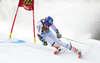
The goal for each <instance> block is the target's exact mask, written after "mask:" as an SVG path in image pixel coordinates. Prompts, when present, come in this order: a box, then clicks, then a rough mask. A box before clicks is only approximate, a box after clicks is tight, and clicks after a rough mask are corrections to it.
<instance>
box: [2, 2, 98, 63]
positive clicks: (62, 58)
mask: <svg viewBox="0 0 100 63" xmlns="http://www.w3.org/2000/svg"><path fill="white" fill-rule="evenodd" d="M5 4H6V5H5ZM17 4H18V0H1V2H0V63H80V62H81V63H100V59H99V58H100V55H99V53H100V50H99V48H100V41H97V40H93V39H91V36H92V33H93V31H91V29H92V27H93V25H94V23H96V22H97V21H98V19H99V15H100V1H99V0H42V1H41V0H35V10H34V11H35V23H36V24H37V22H38V21H39V20H40V19H42V18H45V17H47V16H52V17H53V18H54V24H55V25H56V27H57V28H58V29H59V31H60V33H61V34H62V36H63V37H66V38H70V39H73V40H76V41H80V42H83V43H86V44H88V45H83V44H79V43H75V42H71V41H70V42H71V43H72V45H73V46H75V47H77V48H78V49H81V51H82V54H83V57H82V58H81V59H79V58H78V55H77V54H76V53H74V52H71V51H69V50H67V49H65V48H64V51H62V52H61V53H60V54H58V55H54V54H53V52H54V51H55V50H56V49H55V48H53V47H51V46H50V45H48V46H43V45H42V43H41V42H40V41H39V40H38V37H37V36H36V39H37V42H36V43H34V40H33V38H34V37H33V25H32V12H31V11H26V10H24V9H23V8H19V12H18V15H17V18H16V22H15V26H14V29H13V33H12V39H11V40H9V34H10V29H11V26H12V22H13V18H14V14H15V12H16V9H17ZM17 40H22V41H24V42H23V43H19V42H16V43H14V42H9V41H17ZM61 40H63V41H65V42H67V43H68V41H67V40H66V39H61ZM90 45H92V47H90Z"/></svg>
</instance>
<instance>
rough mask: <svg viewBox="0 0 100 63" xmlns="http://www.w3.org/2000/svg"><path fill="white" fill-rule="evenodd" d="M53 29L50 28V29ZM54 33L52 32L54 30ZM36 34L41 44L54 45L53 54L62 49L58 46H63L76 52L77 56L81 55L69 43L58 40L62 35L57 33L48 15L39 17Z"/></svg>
mask: <svg viewBox="0 0 100 63" xmlns="http://www.w3.org/2000/svg"><path fill="white" fill-rule="evenodd" d="M50 27H51V29H53V30H51V29H50ZM53 31H54V32H55V33H54V32H53ZM37 36H38V38H39V39H40V40H41V41H42V43H43V45H45V46H47V45H48V43H49V44H51V46H52V47H55V48H56V49H57V51H55V52H54V54H57V53H59V52H60V51H61V50H62V49H61V47H60V46H62V47H65V48H67V49H69V50H71V51H74V52H76V53H77V54H78V55H79V58H80V57H81V52H80V51H79V50H78V49H76V48H75V47H73V46H72V45H71V43H70V44H68V43H66V42H63V41H61V40H59V38H61V37H62V35H61V34H60V33H59V31H58V29H57V28H56V27H55V26H54V24H53V18H52V17H50V16H48V17H46V18H45V19H41V20H40V21H39V22H38V24H37Z"/></svg>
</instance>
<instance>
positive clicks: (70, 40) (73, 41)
mask: <svg viewBox="0 0 100 63" xmlns="http://www.w3.org/2000/svg"><path fill="white" fill-rule="evenodd" d="M62 38H63V39H67V40H70V41H73V42H76V43H80V44H84V45H88V46H90V47H92V45H89V44H86V43H83V42H79V41H75V40H72V39H69V38H64V37H62Z"/></svg>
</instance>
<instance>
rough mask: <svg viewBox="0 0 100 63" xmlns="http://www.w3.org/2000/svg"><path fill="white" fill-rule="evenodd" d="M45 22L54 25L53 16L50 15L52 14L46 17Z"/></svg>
mask: <svg viewBox="0 0 100 63" xmlns="http://www.w3.org/2000/svg"><path fill="white" fill-rule="evenodd" d="M44 23H45V24H46V25H48V26H50V25H52V23H53V18H52V17H50V16H48V17H46V19H45V22H44Z"/></svg>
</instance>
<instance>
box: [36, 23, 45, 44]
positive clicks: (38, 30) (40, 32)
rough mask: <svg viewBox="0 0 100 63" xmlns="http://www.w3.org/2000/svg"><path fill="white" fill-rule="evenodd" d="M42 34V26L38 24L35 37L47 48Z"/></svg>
mask: <svg viewBox="0 0 100 63" xmlns="http://www.w3.org/2000/svg"><path fill="white" fill-rule="evenodd" d="M41 34H42V24H41V23H38V26H37V36H38V38H39V40H41V41H42V42H43V45H45V46H47V42H46V41H45V39H44V38H43V36H42V35H41Z"/></svg>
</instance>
